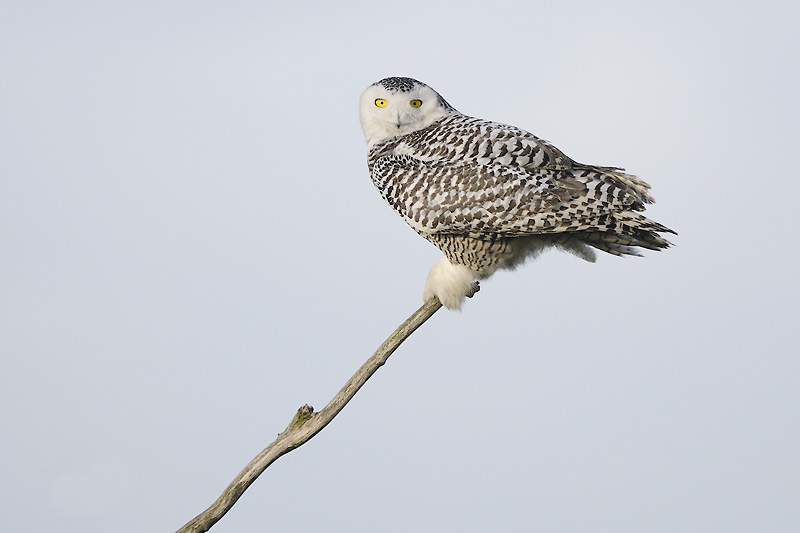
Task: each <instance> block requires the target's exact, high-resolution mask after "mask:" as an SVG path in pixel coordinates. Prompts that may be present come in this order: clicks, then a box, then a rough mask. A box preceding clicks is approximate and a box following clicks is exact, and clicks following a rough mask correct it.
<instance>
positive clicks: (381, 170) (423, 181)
mask: <svg viewBox="0 0 800 533" xmlns="http://www.w3.org/2000/svg"><path fill="white" fill-rule="evenodd" d="M372 176H373V181H375V184H376V186H377V187H378V189H379V190H380V191H381V193H382V194H383V197H384V199H385V200H386V201H387V202H388V203H389V204H390V205H391V206H392V207H393V208H394V209H395V210H396V211H397V212H398V213H400V215H401V216H403V218H404V219H405V220H406V222H407V223H408V224H409V225H410V226H411V227H413V228H414V229H415V230H416V231H418V232H420V233H429V234H437V233H438V234H457V235H464V236H469V237H474V238H498V237H519V236H526V235H535V234H541V233H558V232H565V231H581V230H591V229H600V227H601V226H602V225H603V224H604V223H605V224H607V222H604V221H603V220H602V219H603V218H604V217H605V218H608V216H609V215H613V214H615V213H620V212H627V211H637V210H641V202H642V199H641V197H640V196H639V195H637V194H636V193H635V192H632V191H631V190H630V188H629V187H626V186H625V185H624V184H622V183H620V182H619V181H617V180H615V179H614V178H613V177H611V176H608V175H605V174H603V173H602V172H601V171H597V170H589V169H579V170H560V169H544V168H540V169H537V170H536V171H531V170H529V169H524V168H513V167H508V166H505V165H500V164H488V165H480V164H475V163H469V162H464V161H456V162H450V161H424V160H420V159H416V158H414V157H412V156H408V155H399V156H388V157H383V158H380V159H379V160H378V161H376V162H375V164H374V166H373V169H372ZM642 218H644V217H642Z"/></svg>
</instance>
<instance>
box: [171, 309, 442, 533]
mask: <svg viewBox="0 0 800 533" xmlns="http://www.w3.org/2000/svg"><path fill="white" fill-rule="evenodd" d="M441 307H442V304H441V303H439V300H438V299H436V298H434V299H433V300H428V301H427V302H425V303H424V304H423V305H422V307H420V308H419V309H417V311H416V312H415V313H414V314H413V315H411V316H410V317H409V318H408V320H406V321H405V322H403V324H402V325H401V326H400V327H399V328H397V329H396V330H395V331H394V333H392V334H391V335H390V336H389V338H388V339H386V340H385V341H384V342H383V344H381V346H380V347H379V348H378V349H377V350H376V351H375V353H374V354H373V355H372V357H370V358H369V359H367V361H366V362H365V363H364V364H363V365H361V368H359V369H358V371H357V372H356V373H355V374H353V377H351V378H350V380H349V381H348V382H347V383H346V384H345V386H344V387H342V390H340V391H339V393H338V394H337V395H336V396H334V397H333V399H332V400H331V401H330V402H329V403H328V405H326V406H325V408H324V409H323V410H322V411H320V412H318V413H315V412H314V408H313V407H311V406H310V405H304V406H303V407H301V408H300V409H298V410H297V413H296V414H295V415H294V418H292V421H291V422H289V425H288V426H287V427H286V429H285V430H284V431H283V432H282V433H281V434H280V435H278V438H277V439H275V440H274V441H273V442H272V444H270V445H269V446H267V447H266V448H264V450H262V451H261V453H259V454H258V455H256V456H255V457H254V458H253V460H252V461H250V463H248V464H247V466H245V467H244V470H242V471H241V472H240V473H239V475H238V476H236V478H235V479H234V480H233V481H231V483H230V485H228V487H227V488H226V489H225V490H224V491H223V492H222V494H221V495H220V497H219V498H217V500H216V501H215V502H214V503H213V504H211V506H210V507H209V508H208V509H206V510H205V511H203V512H202V513H200V514H199V515H197V516H196V517H195V518H194V519H192V520H191V521H189V522H188V523H187V524H186V525H185V526H183V527H182V528H180V529H179V530H178V531H177V533H200V532H203V531H208V530H209V529H211V527H212V526H213V525H214V524H216V523H217V522H218V521H219V519H220V518H222V517H223V516H224V515H225V513H227V512H228V511H229V510H230V509H231V507H233V505H234V504H235V503H236V501H237V500H238V499H239V497H241V495H242V494H244V491H246V490H247V488H248V487H249V486H250V485H251V484H252V483H253V482H254V481H255V480H256V478H257V477H258V476H260V475H261V473H262V472H264V470H266V469H267V467H268V466H269V465H271V464H272V463H274V462H275V461H276V460H277V459H278V458H279V457H281V456H282V455H284V454H286V453H289V452H290V451H292V450H294V449H295V448H298V447H300V446H302V445H303V444H305V443H306V442H308V441H309V440H310V439H311V437H313V436H314V435H316V434H317V433H319V432H320V431H322V428H324V427H325V426H327V425H328V424H329V423H330V422H331V420H333V419H334V417H335V416H336V415H337V414H339V412H340V411H341V410H342V409H344V406H345V405H347V402H349V401H350V400H351V399H352V398H353V396H355V394H356V393H357V392H358V390H359V389H360V388H361V387H362V386H363V385H364V383H366V382H367V380H368V379H369V378H370V377H372V375H373V374H374V373H375V372H376V371H377V370H378V369H379V368H380V367H382V366H383V365H384V364H385V363H386V361H387V360H388V359H389V356H390V355H392V353H394V351H395V350H396V349H397V347H398V346H400V344H401V343H402V342H403V341H404V340H406V339H407V338H408V336H409V335H411V334H412V333H414V331H415V330H416V329H417V328H418V327H420V326H421V325H422V324H423V323H424V322H425V321H426V320H428V319H429V318H430V317H431V316H432V315H433V314H434V313H435V312H436V311H438V310H439V309H440V308H441Z"/></svg>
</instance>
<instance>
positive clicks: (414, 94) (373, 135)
mask: <svg viewBox="0 0 800 533" xmlns="http://www.w3.org/2000/svg"><path fill="white" fill-rule="evenodd" d="M451 112H454V110H453V108H452V107H450V105H449V104H448V103H447V102H445V101H444V99H443V98H442V97H441V96H440V95H439V93H437V92H436V91H434V90H433V89H431V88H430V87H428V86H427V85H425V84H424V83H422V82H419V81H417V80H413V79H411V78H386V79H384V80H381V81H379V82H377V83H375V84H373V85H370V86H369V87H367V90H365V91H364V92H363V93H362V94H361V103H360V113H359V114H360V117H361V128H362V129H363V130H364V135H365V137H366V139H367V142H368V143H369V144H370V146H372V145H373V144H375V143H376V142H380V141H382V140H384V139H390V138H392V137H397V136H399V135H406V134H408V133H411V132H414V131H417V130H421V129H423V128H427V127H428V126H430V125H431V124H433V123H434V122H436V121H437V120H439V119H440V118H442V117H443V116H445V115H447V114H448V113H451Z"/></svg>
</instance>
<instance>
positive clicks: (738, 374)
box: [0, 0, 800, 533]
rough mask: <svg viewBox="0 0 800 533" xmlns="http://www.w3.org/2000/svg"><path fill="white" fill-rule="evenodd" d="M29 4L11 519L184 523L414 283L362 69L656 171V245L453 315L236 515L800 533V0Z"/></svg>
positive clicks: (6, 262) (1, 261) (316, 398)
mask: <svg viewBox="0 0 800 533" xmlns="http://www.w3.org/2000/svg"><path fill="white" fill-rule="evenodd" d="M288 4H289V3H288V2H286V3H271V2H237V1H232V2H226V3H224V4H223V3H210V2H202V3H201V2H187V1H184V2H169V3H164V2H147V1H146V2H142V1H141V0H139V1H137V2H127V1H124V2H108V3H104V2H69V3H67V2H16V1H13V2H6V3H4V7H3V16H2V18H1V19H0V44H1V46H0V61H1V62H2V63H1V64H2V72H3V75H2V82H0V151H2V157H0V246H2V248H1V249H2V253H0V279H2V284H1V285H0V290H1V291H2V293H1V294H0V338H2V364H3V370H2V372H1V373H0V417H1V418H0V424H2V435H3V436H2V438H0V470H1V471H2V475H1V476H0V529H2V530H3V531H52V530H59V531H80V532H82V533H91V532H98V533H99V532H107V531H115V532H153V531H173V530H175V529H176V528H178V527H179V526H181V525H182V524H183V523H185V522H186V521H187V520H189V519H190V518H192V517H193V516H194V515H195V514H197V513H199V512H200V511H202V510H203V509H204V508H205V507H206V506H207V505H209V504H210V503H211V502H212V501H213V500H214V499H215V498H216V497H217V496H218V494H219V493H220V491H222V489H223V488H224V487H225V486H226V485H227V484H228V482H229V481H230V480H231V479H232V478H233V476H235V475H236V474H237V473H238V471H239V470H240V469H241V468H242V467H243V466H244V465H245V464H246V463H247V461H249V460H250V459H251V458H252V457H253V456H254V455H255V454H256V453H257V452H258V451H259V450H261V449H262V448H263V447H264V446H266V445H267V444H268V443H269V442H270V441H271V440H272V439H273V438H274V437H275V435H276V434H277V433H278V432H280V431H282V430H283V429H284V427H285V425H286V423H287V422H288V421H289V419H290V418H291V416H292V414H293V413H294V411H295V410H296V409H297V408H298V407H299V406H300V405H302V404H304V403H310V404H311V405H313V406H315V407H316V408H318V409H319V408H322V407H323V406H324V404H325V403H326V402H327V401H328V400H329V399H330V398H331V397H332V396H333V394H335V393H336V391H338V390H339V388H340V387H341V385H342V384H343V383H344V381H345V380H346V379H347V378H348V377H349V376H350V375H351V374H352V373H353V372H354V371H355V370H356V369H357V368H358V366H359V365H360V364H361V363H362V362H363V361H364V360H365V359H366V358H367V357H368V356H369V355H370V354H371V353H372V351H373V350H374V349H375V348H376V347H377V346H378V345H379V344H380V342H381V341H382V340H383V339H384V338H385V337H386V335H387V334H388V333H390V332H391V331H392V329H394V327H395V326H397V325H398V324H399V323H400V322H401V321H402V320H404V319H405V318H406V317H407V316H408V315H409V314H410V313H411V312H412V311H413V310H415V309H416V308H417V307H418V305H419V304H420V303H421V301H420V300H421V293H422V287H423V283H424V279H425V275H426V273H427V271H428V269H429V268H430V266H431V265H432V264H433V262H434V261H436V259H438V257H439V255H440V254H439V252H438V251H437V250H436V249H435V248H434V247H433V246H432V245H430V244H429V243H427V242H425V241H424V240H423V239H421V238H419V237H418V236H417V235H416V234H414V232H413V231H412V230H411V229H410V228H408V227H407V226H405V224H404V223H403V222H402V221H401V220H400V218H399V217H397V216H396V215H395V214H394V213H393V212H392V211H391V209H390V208H389V207H388V206H386V205H385V204H384V203H383V201H382V200H381V198H380V196H379V195H378V193H377V192H376V191H375V190H374V188H373V186H372V184H371V183H370V181H369V178H368V176H367V171H366V162H365V155H366V154H365V145H364V142H363V138H362V133H361V130H360V127H359V124H358V116H357V102H358V96H359V94H360V92H361V91H362V90H363V89H364V88H365V87H366V86H367V85H369V84H370V83H372V82H374V81H376V80H378V79H380V78H383V77H385V76H392V75H399V76H411V77H415V78H417V79H420V80H422V81H424V82H426V83H428V84H429V85H431V86H432V87H434V88H435V89H437V90H438V91H439V92H441V93H442V94H443V95H444V96H445V98H447V99H448V100H449V101H450V103H451V104H453V105H454V106H455V107H457V108H458V109H459V110H461V111H462V112H464V113H467V114H469V115H475V116H480V117H483V118H488V119H492V120H497V121H501V122H506V123H511V124H514V125H517V126H520V127H522V128H525V129H527V130H529V131H531V132H533V133H535V134H537V135H539V136H541V137H543V138H545V139H548V140H550V141H552V142H553V143H555V144H556V146H558V147H559V148H561V149H562V150H564V151H565V152H566V153H567V154H568V155H570V156H571V157H573V158H575V159H577V160H580V161H583V162H587V163H595V164H602V165H616V166H623V167H626V168H627V169H628V170H629V171H630V172H633V173H635V174H637V175H639V176H641V177H642V178H644V179H645V180H647V181H648V182H650V183H651V184H652V185H653V192H654V194H655V196H656V198H657V199H658V204H656V205H654V206H652V207H651V208H650V209H649V210H648V213H649V214H650V215H651V216H652V217H653V218H655V219H656V220H658V221H660V222H662V223H664V224H666V225H668V226H670V227H672V228H674V229H675V230H676V231H678V233H679V234H680V235H679V236H678V237H677V238H675V239H674V240H675V243H676V244H677V246H676V247H675V248H673V249H670V250H668V251H665V252H662V253H648V254H647V257H645V258H643V259H635V258H628V259H620V258H616V257H610V256H603V257H601V258H600V259H599V260H598V262H597V263H596V264H588V263H584V262H582V261H580V260H578V259H576V258H574V257H572V256H567V255H559V254H558V253H550V254H548V255H545V256H543V257H541V258H540V259H539V260H537V261H536V262H534V263H531V264H528V265H526V266H525V267H524V268H523V269H521V270H519V271H517V272H513V273H501V274H498V275H497V276H495V277H494V278H493V279H491V280H490V281H488V282H486V283H484V284H483V290H481V292H480V293H479V294H478V295H477V297H476V298H474V299H473V300H470V301H468V303H467V305H466V308H465V310H464V311H463V312H462V313H460V314H457V313H449V312H447V311H440V312H439V313H437V314H436V315H435V316H434V317H433V318H432V319H431V321H429V322H428V323H427V324H425V326H424V327H423V328H422V329H421V330H419V331H418V332H417V333H416V334H415V335H414V336H412V338H411V339H410V340H409V341H408V342H407V343H406V344H404V345H403V346H402V347H401V349H400V350H399V351H398V352H397V353H396V354H395V355H394V356H393V357H392V359H391V360H390V362H389V364H388V365H386V366H385V367H384V368H382V369H381V370H380V371H379V372H378V374H377V375H376V376H375V377H374V378H373V379H372V380H371V381H370V382H369V383H368V384H367V386H366V387H365V388H364V389H363V390H362V391H361V392H360V393H359V394H358V396H357V397H356V398H355V400H354V401H353V402H352V403H351V404H350V405H349V406H348V407H347V408H346V409H345V410H344V412H343V413H342V414H341V415H340V416H339V417H338V418H337V419H336V420H335V421H334V422H333V424H332V425H331V426H329V427H328V428H327V429H325V431H323V432H322V433H321V434H320V435H318V436H317V437H316V438H315V439H313V440H312V441H311V442H310V443H308V444H307V445H305V446H304V447H302V448H300V449H299V450H297V451H295V452H293V453H291V454H289V455H288V456H286V457H284V458H282V459H280V460H279V461H278V462H277V463H275V464H274V465H273V466H272V467H271V468H270V469H269V470H267V472H266V473H265V474H264V475H263V476H262V477H261V478H260V479H259V480H258V481H257V482H256V483H255V485H253V486H252V487H251V488H250V490H249V491H248V492H247V493H246V494H245V496H244V497H243V498H242V499H241V500H240V501H239V503H238V504H237V505H236V506H235V507H234V509H233V510H232V511H231V512H230V513H229V514H228V516H226V517H225V518H224V519H223V520H222V521H221V522H220V523H219V524H217V525H216V526H215V528H214V529H213V531H215V532H216V533H222V532H242V531H281V532H284V533H291V532H320V531H332V532H336V531H365V532H373V531H381V532H407V531H421V532H441V531H543V532H549V531H552V532H572V531H576V532H581V531H615V532H641V531H647V532H675V531H704V532H707V531H708V532H710V531H713V532H726V533H729V532H738V531H741V532H749V531H771V532H775V531H787V532H788V531H794V530H795V528H796V526H797V524H798V523H800V505H798V502H799V501H800V461H799V460H798V450H799V449H800V436H799V435H798V428H800V415H799V414H798V413H800V386H798V382H800V357H799V356H798V349H797V346H796V343H797V331H796V328H797V324H798V318H799V317H800V312H799V310H798V281H797V280H798V276H797V259H798V253H797V248H796V246H795V239H796V231H794V230H791V229H790V228H791V227H792V225H793V224H794V217H795V215H796V212H797V209H796V208H795V207H793V206H792V205H791V204H792V203H794V202H795V201H797V199H798V197H800V190H799V189H800V187H798V180H797V177H796V174H797V171H796V170H795V169H794V167H793V165H794V159H795V156H796V154H797V144H798V124H800V105H799V104H798V94H800V81H799V80H798V72H800V68H798V57H800V43H799V40H798V36H797V21H798V20H800V8H798V7H797V6H796V4H793V3H791V2H770V1H766V2H759V3H752V2H747V3H744V2H722V1H719V2H703V1H700V2H698V1H692V2H682V1H677V2H669V3H666V2H664V3H662V4H661V5H660V6H659V5H655V6H654V5H653V4H652V3H642V2H618V3H610V4H609V3H600V2H558V3H554V2H539V1H534V2H532V1H519V2H494V3H487V2H464V1H459V2H449V3H446V2H438V3H437V2H415V1H411V2H405V3H401V4H381V3H376V2H362V3H358V2H326V3H322V2H319V3H317V4H315V3H302V2H295V3H294V4H293V5H292V6H289V5H288Z"/></svg>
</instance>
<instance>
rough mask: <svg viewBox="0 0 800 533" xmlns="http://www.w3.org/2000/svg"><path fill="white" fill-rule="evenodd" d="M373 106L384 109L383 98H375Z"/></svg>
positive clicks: (384, 102) (384, 101)
mask: <svg viewBox="0 0 800 533" xmlns="http://www.w3.org/2000/svg"><path fill="white" fill-rule="evenodd" d="M375 105H376V106H378V107H386V100H384V99H383V98H376V99H375Z"/></svg>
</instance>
